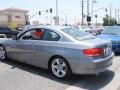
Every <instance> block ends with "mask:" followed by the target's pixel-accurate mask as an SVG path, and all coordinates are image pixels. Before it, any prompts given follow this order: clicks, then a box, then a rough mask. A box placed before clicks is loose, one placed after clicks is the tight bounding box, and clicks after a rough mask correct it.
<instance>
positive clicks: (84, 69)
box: [71, 53, 114, 74]
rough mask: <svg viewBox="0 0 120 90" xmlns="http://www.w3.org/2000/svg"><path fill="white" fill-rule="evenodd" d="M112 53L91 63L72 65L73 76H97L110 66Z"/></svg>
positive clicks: (80, 62)
mask: <svg viewBox="0 0 120 90" xmlns="http://www.w3.org/2000/svg"><path fill="white" fill-rule="evenodd" d="M113 56H114V53H111V55H109V56H108V57H106V58H101V59H95V60H92V61H89V62H88V61H86V62H85V60H84V61H79V62H77V63H74V64H76V65H72V67H71V69H72V72H73V73H74V74H98V73H100V72H103V71H105V70H106V69H107V68H108V67H110V66H111V65H112V59H113Z"/></svg>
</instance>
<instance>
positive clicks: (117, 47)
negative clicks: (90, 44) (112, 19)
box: [98, 26, 120, 53]
mask: <svg viewBox="0 0 120 90" xmlns="http://www.w3.org/2000/svg"><path fill="white" fill-rule="evenodd" d="M98 37H99V38H102V39H109V40H111V41H112V50H113V51H114V52H115V53H117V52H120V26H111V27H107V28H106V29H105V30H104V31H103V32H102V33H101V35H99V36H98Z"/></svg>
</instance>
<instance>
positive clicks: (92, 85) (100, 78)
mask: <svg viewBox="0 0 120 90" xmlns="http://www.w3.org/2000/svg"><path fill="white" fill-rule="evenodd" d="M114 76H115V73H114V72H113V71H110V70H107V71H105V72H103V73H100V74H99V75H77V77H76V78H78V79H79V81H78V83H76V84H75V86H76V87H80V88H83V89H87V90H100V89H102V88H103V87H105V86H106V85H108V84H109V83H110V82H111V81H112V80H113V78H114ZM81 83H83V84H82V85H81Z"/></svg>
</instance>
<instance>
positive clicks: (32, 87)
mask: <svg viewBox="0 0 120 90" xmlns="http://www.w3.org/2000/svg"><path fill="white" fill-rule="evenodd" d="M119 66H120V56H119V55H116V56H115V57H114V60H113V65H112V67H110V68H109V70H107V71H106V72H104V73H101V75H98V76H96V75H75V76H73V77H72V78H69V79H68V80H59V79H57V78H55V77H54V76H52V75H51V74H50V73H49V72H48V71H47V70H44V69H41V68H37V67H33V66H30V65H26V64H23V63H20V62H16V61H12V60H8V61H4V62H3V61H2V62H0V90H84V89H89V90H98V89H101V90H119V87H120V75H119V74H120V68H119Z"/></svg>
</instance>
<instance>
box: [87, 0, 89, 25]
mask: <svg viewBox="0 0 120 90" xmlns="http://www.w3.org/2000/svg"><path fill="white" fill-rule="evenodd" d="M88 17H89V0H87V18H88ZM87 25H88V26H89V21H87Z"/></svg>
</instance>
